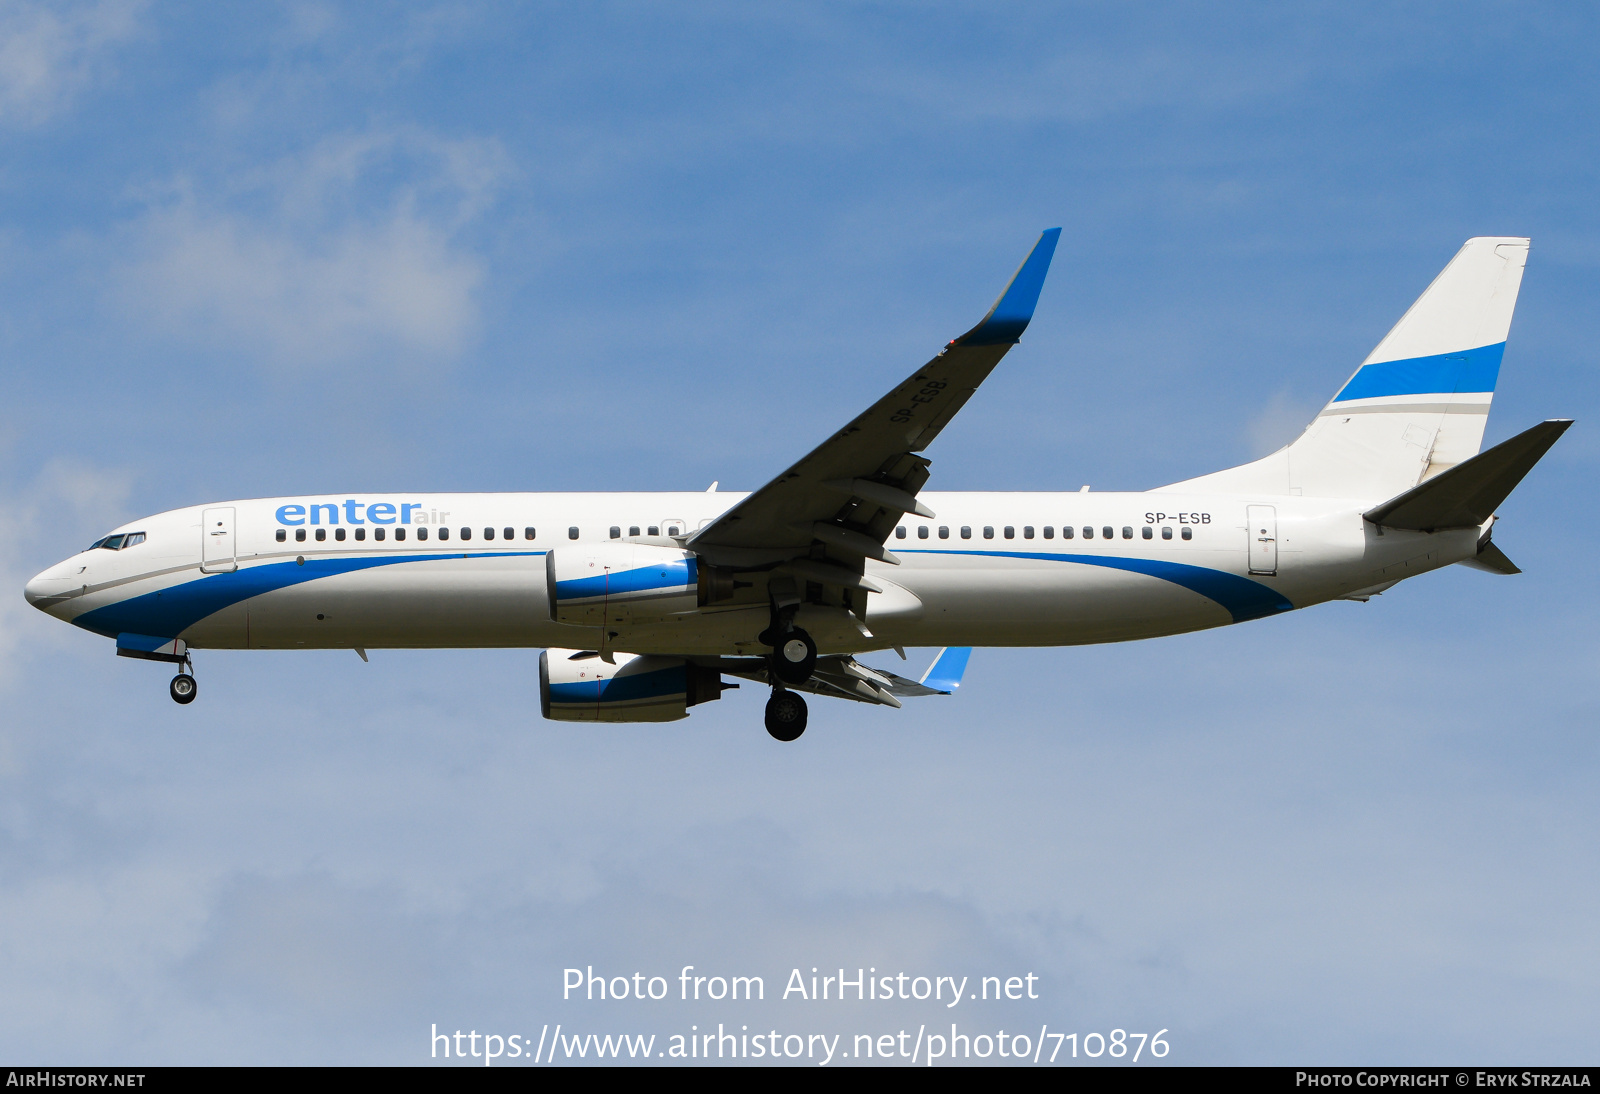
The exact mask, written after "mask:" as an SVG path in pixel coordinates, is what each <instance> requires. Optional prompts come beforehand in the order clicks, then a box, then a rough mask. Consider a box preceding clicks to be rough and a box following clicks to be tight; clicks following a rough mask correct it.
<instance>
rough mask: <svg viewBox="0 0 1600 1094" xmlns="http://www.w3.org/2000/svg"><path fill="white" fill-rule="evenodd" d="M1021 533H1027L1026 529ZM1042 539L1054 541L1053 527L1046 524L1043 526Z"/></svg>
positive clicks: (1054, 532)
mask: <svg viewBox="0 0 1600 1094" xmlns="http://www.w3.org/2000/svg"><path fill="white" fill-rule="evenodd" d="M1023 532H1027V529H1026V528H1024V529H1023ZM1044 538H1045V539H1055V538H1056V530H1055V527H1054V526H1053V525H1049V524H1046V525H1045V526H1044Z"/></svg>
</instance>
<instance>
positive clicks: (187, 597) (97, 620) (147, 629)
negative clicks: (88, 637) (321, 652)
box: [72, 551, 545, 638]
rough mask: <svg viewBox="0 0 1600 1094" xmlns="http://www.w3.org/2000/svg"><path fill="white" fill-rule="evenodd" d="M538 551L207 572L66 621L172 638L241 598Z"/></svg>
mask: <svg viewBox="0 0 1600 1094" xmlns="http://www.w3.org/2000/svg"><path fill="white" fill-rule="evenodd" d="M544 553H545V552H543V551H485V552H482V553H481V554H436V555H387V556H381V557H376V558H307V559H306V560H305V563H304V564H301V563H298V562H272V563H267V564H266V565H263V566H246V567H240V568H239V569H237V570H235V571H233V573H231V574H207V575H206V576H204V577H202V578H198V579H196V580H194V581H185V582H183V583H182V584H180V585H173V586H172V587H170V588H166V589H162V590H160V591H159V592H154V593H144V594H143V595H141V596H132V597H129V598H128V599H127V600H119V601H117V602H116V603H115V604H107V605H105V606H104V607H100V608H95V609H93V610H92V611H87V612H84V613H83V614H82V615H80V616H78V617H77V618H76V619H74V620H73V621H72V622H73V623H74V624H76V625H77V626H80V627H82V628H84V629H85V630H90V631H94V632H95V633H96V634H103V635H105V636H106V637H107V638H115V637H116V636H117V635H118V634H120V633H123V632H130V631H131V632H133V633H136V634H148V635H165V636H166V637H168V638H176V637H178V635H180V634H182V633H183V631H184V630H185V629H186V628H188V627H192V626H194V625H195V624H196V623H198V622H200V620H202V619H204V618H205V617H206V616H208V615H212V614H214V613H216V612H220V611H221V610H222V609H223V608H227V607H231V606H232V605H234V604H237V603H239V602H240V601H241V600H249V599H250V598H251V597H253V596H260V595H262V594H263V593H270V592H273V591H275V590H277V589H287V588H288V587H289V586H291V585H301V584H304V583H305V582H307V581H316V580H317V579H318V578H323V577H336V576H338V575H339V574H349V573H355V572H356V571H358V570H370V569H372V568H374V567H376V566H394V565H398V564H399V563H402V562H436V561H438V560H440V559H446V558H506V557H508V556H513V555H543V554H544Z"/></svg>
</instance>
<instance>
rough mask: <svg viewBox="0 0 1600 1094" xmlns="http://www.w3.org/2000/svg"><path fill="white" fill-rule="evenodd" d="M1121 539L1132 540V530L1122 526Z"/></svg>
mask: <svg viewBox="0 0 1600 1094" xmlns="http://www.w3.org/2000/svg"><path fill="white" fill-rule="evenodd" d="M1122 538H1123V539H1132V538H1133V529H1132V528H1130V527H1128V526H1127V525H1126V524H1124V525H1123V526H1122Z"/></svg>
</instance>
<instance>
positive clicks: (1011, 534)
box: [1006, 524, 1017, 539]
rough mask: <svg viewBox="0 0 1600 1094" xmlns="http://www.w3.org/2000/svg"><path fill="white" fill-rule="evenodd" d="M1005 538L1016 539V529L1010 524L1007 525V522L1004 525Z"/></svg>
mask: <svg viewBox="0 0 1600 1094" xmlns="http://www.w3.org/2000/svg"><path fill="white" fill-rule="evenodd" d="M1006 538H1007V539H1016V538H1017V530H1016V529H1015V528H1013V527H1011V525H1009V524H1008V525H1006Z"/></svg>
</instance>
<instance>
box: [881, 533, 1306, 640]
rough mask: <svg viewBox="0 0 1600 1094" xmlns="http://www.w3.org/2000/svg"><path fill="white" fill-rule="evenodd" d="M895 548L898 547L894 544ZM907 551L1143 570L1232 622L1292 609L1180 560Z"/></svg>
mask: <svg viewBox="0 0 1600 1094" xmlns="http://www.w3.org/2000/svg"><path fill="white" fill-rule="evenodd" d="M897 549H898V548H897ZM905 553H907V554H928V555H989V556H992V557H994V558H1027V559H1037V560H1039V561H1041V562H1076V563H1079V564H1080V565H1083V566H1105V567H1108V568H1110V569H1113V570H1126V571H1128V572H1129V573H1135V574H1143V575H1144V576H1146V577H1154V578H1159V579H1160V580H1162V581H1170V582H1172V583H1173V584H1174V585H1181V586H1183V587H1184V588H1185V589H1188V590H1189V591H1190V592H1193V593H1199V594H1200V595H1201V596H1203V597H1205V598H1206V599H1207V600H1212V601H1215V602H1216V603H1218V604H1220V605H1221V606H1222V607H1223V608H1224V609H1225V610H1226V611H1227V612H1228V614H1229V615H1231V616H1233V621H1234V622H1235V623H1244V622H1247V621H1248V620H1251V619H1260V618H1262V617H1263V616H1268V615H1277V614H1278V613H1279V612H1292V611H1294V605H1293V604H1291V603H1289V600H1288V598H1287V597H1285V596H1284V595H1283V594H1282V593H1280V592H1278V590H1276V589H1273V588H1269V587H1268V586H1266V585H1263V584H1261V582H1259V581H1251V580H1250V579H1249V578H1247V577H1240V576H1239V575H1238V574H1230V573H1227V572H1225V571H1223V570H1209V569H1207V568H1206V567H1204V566H1190V565H1188V564H1187V563H1183V562H1166V561H1162V560H1158V559H1152V558H1119V557H1116V556H1113V555H1058V554H1044V553H1035V552H1033V551H960V550H936V551H918V550H912V551H906V552H905Z"/></svg>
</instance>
